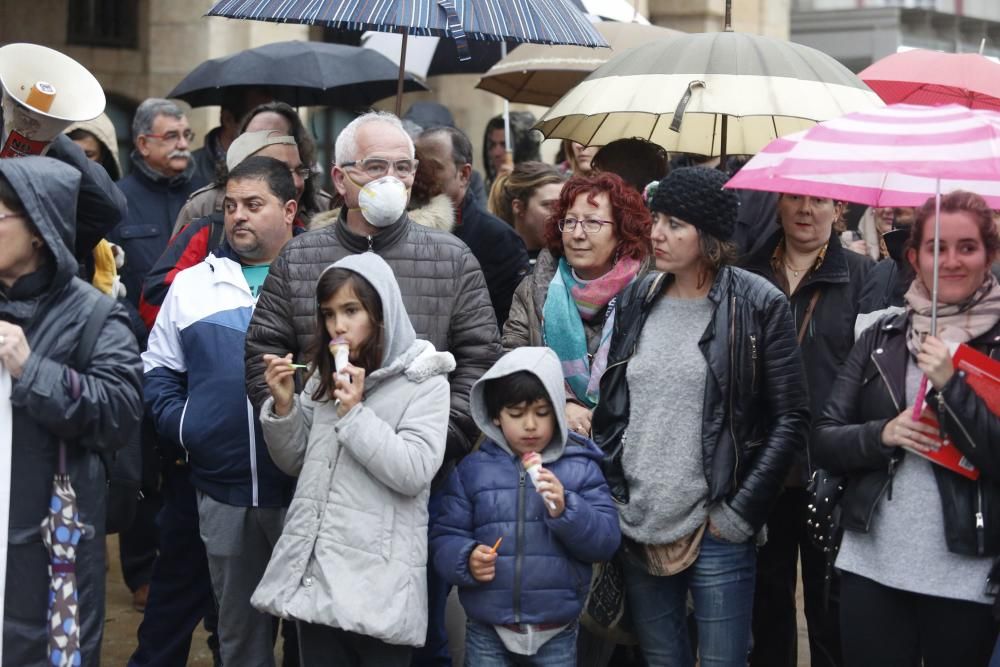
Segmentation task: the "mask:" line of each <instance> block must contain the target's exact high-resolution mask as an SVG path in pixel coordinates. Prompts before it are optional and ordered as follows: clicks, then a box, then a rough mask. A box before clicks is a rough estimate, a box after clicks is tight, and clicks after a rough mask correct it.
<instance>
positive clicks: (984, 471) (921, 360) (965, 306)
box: [813, 192, 1000, 667]
mask: <svg viewBox="0 0 1000 667" xmlns="http://www.w3.org/2000/svg"><path fill="white" fill-rule="evenodd" d="M933 227H934V201H933V200H930V201H928V202H927V204H926V205H925V206H924V207H923V208H922V209H921V210H920V212H919V214H918V217H917V221H916V224H915V225H914V227H913V232H912V236H911V239H910V247H909V248H908V249H907V251H906V257H907V260H908V262H909V263H910V264H911V265H912V266H913V268H914V270H915V272H916V278H915V279H914V280H913V282H912V284H911V285H910V288H909V290H908V291H907V293H906V297H905V301H906V312H905V313H903V314H900V315H895V316H888V317H886V318H883V319H881V320H879V321H878V322H877V323H876V324H874V325H873V326H872V327H871V328H870V329H868V330H867V331H866V332H865V333H864V334H863V335H862V336H861V338H860V339H859V340H858V342H857V344H856V345H855V347H854V349H853V350H852V352H851V354H850V356H849V357H848V359H847V362H846V364H845V366H844V369H843V371H842V373H841V375H840V377H839V378H838V379H837V382H836V384H835V385H834V387H833V389H832V391H831V394H830V400H829V404H828V405H827V408H826V411H825V412H824V414H823V416H822V417H821V418H820V420H819V421H818V423H817V427H816V428H817V433H816V439H815V440H814V452H813V453H814V455H815V458H816V463H817V465H818V466H819V467H821V468H825V469H826V470H828V471H830V472H831V473H834V474H840V475H846V478H847V481H846V486H845V490H844V495H843V498H842V499H841V501H840V512H841V525H842V527H843V528H844V537H843V540H842V543H841V548H840V553H839V555H838V556H837V561H836V565H837V568H838V569H839V570H840V571H841V575H842V577H841V593H840V604H841V607H840V609H841V633H842V640H843V648H844V660H845V664H846V665H848V666H849V667H854V666H856V665H872V666H875V665H878V666H879V667H886V666H890V667H891V666H892V665H901V666H903V665H906V666H909V665H914V664H919V662H920V660H921V659H922V660H923V664H924V665H925V667H937V666H939V665H940V666H942V667H944V666H949V665H969V666H976V665H985V664H986V662H987V660H988V659H989V655H990V650H991V648H992V646H993V641H994V638H995V637H996V625H995V622H994V621H993V619H992V618H991V615H990V607H989V603H990V602H991V598H990V597H988V596H987V594H986V588H987V575H988V573H989V570H990V564H991V558H992V557H995V556H997V555H998V554H1000V485H998V483H997V480H998V479H1000V418H998V417H997V415H996V414H994V413H993V412H991V411H990V409H989V407H988V406H987V405H986V404H985V403H984V401H983V400H982V399H981V398H980V397H979V396H978V395H977V394H976V393H975V392H974V391H973V390H972V388H971V387H970V386H969V384H968V383H967V382H966V377H965V372H964V371H956V369H955V368H954V366H953V365H952V360H951V350H950V348H949V344H950V345H955V344H958V343H967V344H968V345H970V346H971V347H973V348H976V349H978V350H979V351H981V352H984V353H986V354H987V355H990V356H993V357H997V356H1000V285H998V283H997V280H996V278H994V277H993V275H992V274H991V273H990V263H991V262H992V261H993V259H994V258H995V257H996V255H997V252H998V251H1000V237H998V235H997V230H996V227H995V226H994V224H993V220H992V212H991V211H990V210H989V208H988V207H987V205H986V203H985V202H984V201H983V200H982V199H981V198H980V197H978V196H977V195H974V194H971V193H967V192H954V193H952V194H950V195H947V196H945V197H944V198H943V199H942V202H941V241H940V246H941V250H940V260H939V272H940V281H939V284H940V287H939V292H938V329H937V334H938V335H937V336H936V337H932V336H930V334H929V332H930V311H931V296H930V291H931V286H932V281H933V270H934V261H933V251H934V238H933ZM924 375H926V377H927V378H928V381H929V386H928V393H927V396H926V401H925V403H924V405H926V406H928V408H929V410H928V408H925V411H929V412H932V413H936V415H937V417H938V418H939V419H940V420H941V430H942V431H943V432H944V434H945V435H947V436H948V438H949V439H950V440H951V441H952V442H953V443H954V446H955V447H957V448H958V450H959V451H960V452H961V453H962V454H963V455H964V456H965V458H966V460H967V462H969V463H971V464H972V465H974V466H975V467H976V468H977V469H978V471H979V473H980V476H979V478H978V479H977V480H972V479H969V478H968V477H966V476H963V475H960V474H958V473H957V472H953V471H952V470H950V469H948V468H945V467H943V466H941V465H935V464H934V463H932V462H930V461H929V460H927V459H926V458H922V457H923V456H925V455H927V454H929V453H932V452H933V451H934V450H935V449H936V447H937V444H936V442H937V441H936V439H935V438H936V436H937V435H938V429H937V428H935V427H932V426H929V425H927V424H924V423H922V422H919V421H916V422H915V421H913V419H912V415H913V409H914V408H913V406H914V403H915V402H916V400H917V396H918V394H919V386H920V382H921V378H922V376H924ZM912 454H918V455H920V456H913V455H912Z"/></svg>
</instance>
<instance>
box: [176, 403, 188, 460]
mask: <svg viewBox="0 0 1000 667" xmlns="http://www.w3.org/2000/svg"><path fill="white" fill-rule="evenodd" d="M190 400H191V397H190V396H188V397H187V398H186V399H184V407H183V408H181V421H180V424H179V425H178V426H177V442H179V443H180V445H181V449H183V450H184V462H185V463H188V462H190V460H191V455H190V454H189V453H188V448H187V447H185V446H184V416H185V415H186V414H187V411H188V401H190Z"/></svg>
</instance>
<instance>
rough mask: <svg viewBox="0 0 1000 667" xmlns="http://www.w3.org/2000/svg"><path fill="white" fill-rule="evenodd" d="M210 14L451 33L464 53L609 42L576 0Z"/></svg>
mask: <svg viewBox="0 0 1000 667" xmlns="http://www.w3.org/2000/svg"><path fill="white" fill-rule="evenodd" d="M206 16H227V17H229V18H239V19H251V20H255V21H271V22H277V23H305V24H308V25H323V26H327V27H330V28H338V29H341V30H378V31H382V32H403V33H404V34H410V35H434V36H436V37H451V38H453V39H455V41H456V42H457V43H458V47H459V53H460V57H461V52H462V49H463V43H465V40H466V39H483V40H493V41H496V40H503V39H506V40H511V41H515V42H531V43H533V44H573V45H578V46H607V45H608V44H607V42H605V41H604V38H603V37H601V35H600V34H599V33H598V32H597V31H596V30H594V28H593V26H592V25H591V24H590V21H589V20H588V19H587V17H586V16H585V15H584V14H583V12H581V11H580V9H579V8H578V5H577V3H576V2H574V0H380V1H375V0H219V2H216V3H215V5H214V6H213V7H212V9H210V10H209V11H208V14H206ZM465 48H466V49H467V48H468V46H467V43H466V44H465Z"/></svg>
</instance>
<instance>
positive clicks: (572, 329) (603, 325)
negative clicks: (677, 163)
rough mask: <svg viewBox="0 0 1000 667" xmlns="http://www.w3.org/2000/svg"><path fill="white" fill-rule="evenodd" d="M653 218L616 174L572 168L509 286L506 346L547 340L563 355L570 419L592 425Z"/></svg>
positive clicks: (575, 425) (582, 429)
mask: <svg viewBox="0 0 1000 667" xmlns="http://www.w3.org/2000/svg"><path fill="white" fill-rule="evenodd" d="M651 225H652V221H651V219H650V216H649V210H648V209H647V208H646V206H645V204H644V203H643V201H642V197H641V196H640V195H639V194H638V193H637V192H636V191H635V190H633V189H632V188H630V187H628V186H627V185H626V184H625V183H624V181H622V179H621V178H620V177H618V176H616V175H615V174H608V173H602V174H595V175H592V176H574V177H573V178H571V179H570V180H569V181H567V182H566V184H565V185H564V186H563V189H562V193H561V194H560V196H559V204H558V206H557V207H556V210H555V212H554V213H553V215H552V217H551V218H549V220H548V221H547V222H546V225H545V244H546V249H545V250H542V251H541V253H539V255H538V260H537V262H536V264H535V271H534V273H533V274H532V275H530V276H528V277H527V278H525V279H524V280H523V281H522V282H521V284H520V285H519V286H518V288H517V291H516V292H514V302H513V303H512V304H511V308H510V316H509V318H508V319H507V323H506V324H505V325H504V330H503V347H504V349H505V350H511V349H513V348H515V347H522V346H525V345H531V346H540V345H547V346H548V347H550V348H552V349H553V350H554V351H555V353H556V354H557V355H558V356H559V359H560V361H562V366H563V373H564V375H565V377H566V383H567V386H568V387H569V388H570V389H571V390H572V391H570V392H567V403H566V418H567V423H568V424H569V427H570V428H571V429H573V430H574V431H577V432H578V433H582V434H588V433H590V417H591V412H592V410H593V409H594V406H595V405H597V399H598V386H599V383H600V380H601V375H602V374H603V373H604V369H605V366H606V364H607V358H608V344H609V342H610V339H611V332H612V331H613V328H614V319H615V296H616V295H617V294H618V293H619V292H620V291H621V290H622V289H624V288H625V287H626V286H627V285H628V284H629V283H631V282H632V281H633V280H634V279H635V277H636V276H637V275H638V274H639V273H640V270H641V269H643V268H644V267H645V265H646V262H647V260H648V258H649V250H650V243H649V230H650V227H651Z"/></svg>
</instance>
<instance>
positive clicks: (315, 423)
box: [252, 253, 455, 667]
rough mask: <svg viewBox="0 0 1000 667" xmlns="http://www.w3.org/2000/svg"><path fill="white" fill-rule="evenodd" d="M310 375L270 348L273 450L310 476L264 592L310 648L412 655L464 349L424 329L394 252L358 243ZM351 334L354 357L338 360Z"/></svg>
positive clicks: (266, 422)
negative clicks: (431, 511) (336, 346)
mask: <svg viewBox="0 0 1000 667" xmlns="http://www.w3.org/2000/svg"><path fill="white" fill-rule="evenodd" d="M316 314H317V335H316V345H315V348H314V354H313V357H312V362H311V364H310V371H311V377H310V379H309V380H308V382H307V383H306V386H305V389H304V390H303V392H302V393H301V394H300V395H295V393H294V386H293V382H292V379H293V373H294V370H295V369H294V368H293V367H292V365H291V361H292V360H291V357H290V356H286V357H278V356H276V355H268V354H266V355H264V360H265V362H266V363H267V371H266V379H267V382H268V386H269V388H270V390H271V398H269V399H268V400H267V401H266V402H265V403H264V405H263V406H262V408H261V422H262V425H263V431H264V437H265V440H266V441H267V446H268V450H269V451H270V453H271V456H272V458H273V459H274V462H275V463H276V464H277V465H278V467H279V468H281V469H282V470H284V471H285V472H286V473H288V474H290V475H297V476H298V477H299V480H298V485H297V486H296V490H295V497H294V499H293V500H292V504H291V506H290V507H289V509H288V515H287V518H286V521H285V527H284V530H283V532H282V535H281V538H280V539H279V540H278V543H277V545H276V546H275V549H274V552H273V555H272V556H271V561H270V563H269V565H268V567H267V570H266V572H265V573H264V577H263V579H262V580H261V582H260V585H259V586H258V587H257V590H256V591H255V593H254V595H253V598H252V603H253V605H254V606H255V607H256V608H257V609H259V610H261V611H264V612H267V613H270V614H273V615H275V616H280V617H282V618H286V619H294V620H296V621H298V626H299V644H300V653H301V656H300V660H301V664H302V666H303V667H313V666H314V665H327V664H337V665H379V666H380V667H381V666H390V667H391V666H392V665H408V664H409V657H410V650H411V647H414V646H420V645H421V644H422V643H423V641H424V637H425V634H426V628H427V586H426V572H425V569H426V563H427V520H428V517H427V501H428V497H429V495H430V487H431V481H432V479H433V478H434V475H435V473H436V472H437V470H438V468H439V467H440V465H441V462H442V460H443V457H444V451H445V440H446V437H447V427H448V416H449V405H450V393H449V386H448V379H447V377H448V373H449V372H451V371H452V370H453V369H454V368H455V361H454V359H453V358H452V356H451V355H450V354H448V353H446V352H437V351H435V349H434V347H433V346H432V345H431V344H430V343H428V342H427V341H422V340H417V339H416V335H415V334H414V331H413V327H412V326H411V325H410V320H409V317H408V316H407V313H406V310H405V308H404V306H403V301H402V298H401V297H400V292H399V286H398V285H397V284H396V280H395V277H394V276H393V274H392V270H391V269H390V268H389V265H388V264H386V263H385V262H384V261H383V260H382V259H381V258H380V257H379V256H377V255H375V254H374V253H363V254H360V255H352V256H349V257H345V258H344V259H342V260H340V261H338V262H337V263H335V264H333V265H331V266H330V267H329V268H328V269H327V270H326V271H325V272H324V273H323V275H321V276H320V279H319V280H318V281H317V299H316ZM336 339H343V340H344V341H346V343H347V344H348V345H349V348H350V365H349V366H347V368H346V370H341V373H340V374H338V373H336V371H335V369H334V367H333V357H332V355H331V353H330V352H329V349H328V346H329V344H330V342H331V340H336Z"/></svg>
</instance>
